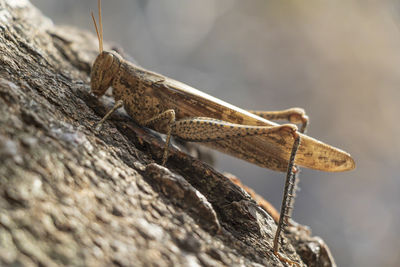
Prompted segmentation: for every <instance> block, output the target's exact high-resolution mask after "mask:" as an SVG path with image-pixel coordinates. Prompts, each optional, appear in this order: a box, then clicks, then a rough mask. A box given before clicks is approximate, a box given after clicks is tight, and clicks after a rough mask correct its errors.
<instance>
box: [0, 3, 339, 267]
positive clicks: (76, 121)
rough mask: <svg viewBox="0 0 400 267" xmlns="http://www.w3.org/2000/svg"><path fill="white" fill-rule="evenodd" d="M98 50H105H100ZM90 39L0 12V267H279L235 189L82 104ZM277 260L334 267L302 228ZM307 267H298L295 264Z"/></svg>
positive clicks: (34, 15) (119, 115)
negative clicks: (163, 164) (164, 161)
mask: <svg viewBox="0 0 400 267" xmlns="http://www.w3.org/2000/svg"><path fill="white" fill-rule="evenodd" d="M106 48H107V46H106ZM97 53H98V52H97V38H96V37H95V36H94V35H93V34H92V33H88V32H85V31H81V30H79V29H74V28H71V27H60V26H55V25H53V24H52V22H51V21H50V20H49V19H48V18H46V17H44V16H43V15H42V14H41V13H40V11H39V10H37V9H36V8H35V7H33V6H32V5H31V4H30V3H29V2H28V1H13V0H0V265H6V266H10V265H13V266H21V265H22V266H37V265H41V266H58V265H73V266H106V265H111V264H112V265H119V266H199V265H201V266H284V265H285V264H284V263H282V262H280V261H279V260H278V258H277V257H275V256H274V255H273V253H272V241H273V236H274V233H275V229H276V225H275V223H274V221H273V220H272V218H271V217H270V216H269V215H268V214H267V213H266V212H265V211H264V210H263V209H262V208H261V207H260V206H258V205H257V203H256V202H255V201H254V200H253V199H252V198H251V197H250V196H249V195H248V194H247V193H246V192H244V191H243V190H242V189H241V188H239V187H238V186H236V185H234V184H233V183H232V182H231V181H230V180H229V179H228V178H226V177H225V176H224V175H222V174H221V173H219V172H217V171H215V170H214V169H213V168H212V167H210V166H209V165H207V164H205V163H203V162H202V161H200V160H198V159H195V158H193V157H191V156H188V155H187V154H186V153H183V152H181V151H180V150H178V149H176V148H172V149H171V153H170V158H169V160H168V163H167V166H166V167H167V168H164V167H161V166H160V165H158V164H157V162H160V158H161V155H162V148H163V140H162V138H161V137H160V136H159V135H158V134H156V133H154V132H152V131H150V130H148V129H145V128H141V127H139V126H137V125H136V124H135V123H134V122H133V121H132V119H130V118H129V117H128V116H127V115H126V113H125V112H123V111H119V112H116V114H114V115H113V116H112V118H111V119H110V120H109V121H107V122H106V123H105V124H104V126H103V129H102V130H101V131H100V132H96V131H95V130H94V127H93V125H94V124H95V123H96V122H98V121H99V120H100V118H101V117H102V116H103V115H104V114H105V113H106V111H107V110H108V109H109V108H110V107H111V106H112V103H113V100H112V99H111V98H110V97H103V98H102V99H97V98H95V97H94V96H92V95H91V94H90V80H89V74H90V68H91V64H92V62H93V60H94V58H95V57H96V55H97ZM283 240H284V244H283V246H282V255H283V256H285V257H287V258H290V259H292V260H295V261H297V262H299V263H301V264H304V265H305V264H307V265H308V266H331V265H334V262H333V259H332V258H331V256H330V254H329V250H328V249H327V247H326V246H325V245H324V243H323V241H322V240H320V239H319V238H315V237H310V235H309V233H308V232H307V231H305V230H304V228H292V229H289V230H288V231H287V232H286V238H284V239H283ZM303 262H304V263H303Z"/></svg>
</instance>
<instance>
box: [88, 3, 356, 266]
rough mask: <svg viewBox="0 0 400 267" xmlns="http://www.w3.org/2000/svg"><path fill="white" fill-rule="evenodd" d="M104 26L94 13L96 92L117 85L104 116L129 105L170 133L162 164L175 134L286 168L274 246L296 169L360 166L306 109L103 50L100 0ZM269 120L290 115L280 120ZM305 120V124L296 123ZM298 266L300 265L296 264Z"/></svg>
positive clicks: (139, 118) (145, 121) (136, 115)
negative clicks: (251, 101) (257, 103)
mask: <svg viewBox="0 0 400 267" xmlns="http://www.w3.org/2000/svg"><path fill="white" fill-rule="evenodd" d="M98 13H99V14H98V16H99V27H97V23H96V19H95V17H94V15H93V13H92V18H93V22H94V24H95V28H96V33H97V38H98V42H99V55H98V56H97V58H96V59H95V61H94V63H93V67H92V71H91V92H92V93H93V94H94V95H96V96H97V97H101V96H102V95H104V94H105V92H106V91H107V89H108V88H109V87H112V88H113V91H112V94H113V97H114V99H115V105H114V107H113V108H112V109H111V110H110V111H109V112H108V113H107V114H106V115H105V116H104V117H103V119H101V121H99V123H98V124H97V127H96V129H97V130H99V129H100V127H101V125H102V124H103V123H104V121H105V120H106V119H107V118H108V117H109V116H110V115H111V114H112V113H113V112H114V111H115V110H117V109H119V108H121V107H124V108H125V110H126V112H127V113H128V115H130V116H131V117H132V118H133V120H134V121H135V122H136V123H137V124H139V125H140V126H144V127H148V128H151V129H153V130H156V131H158V132H160V133H163V134H166V142H165V148H164V153H163V158H162V164H163V165H165V164H166V162H167V159H168V148H169V143H170V138H171V136H175V137H177V138H180V139H182V140H185V141H192V142H199V143H201V144H203V145H206V146H208V147H211V148H213V149H217V150H219V151H221V152H224V153H227V154H229V155H232V156H234V157H237V158H240V159H243V160H246V161H248V162H251V163H254V164H256V165H259V166H261V167H264V168H268V169H272V170H275V171H281V172H286V182H285V189H284V196H283V200H282V207H281V213H280V214H281V215H280V218H279V222H278V226H277V231H276V234H275V238H274V246H273V252H274V254H275V255H277V256H278V257H279V259H281V260H284V261H286V262H288V263H292V264H297V263H295V262H292V261H290V260H288V259H285V258H283V257H281V256H280V255H279V253H278V250H279V236H280V232H281V230H282V228H283V227H284V226H285V225H287V223H288V220H289V219H290V215H291V209H292V206H293V201H294V199H293V197H294V194H295V179H296V173H297V168H296V166H297V165H299V166H303V167H306V168H311V169H316V170H322V171H329V172H340V171H347V170H351V169H353V168H354V167H355V163H354V160H353V159H352V158H351V156H350V155H349V154H348V153H346V152H344V151H342V150H340V149H338V148H335V147H332V146H329V145H327V144H324V143H322V142H320V141H318V140H316V139H313V138H311V137H309V136H307V135H305V134H303V133H302V132H304V131H305V128H306V126H307V123H308V117H307V116H306V115H305V112H304V110H303V109H301V108H291V109H287V110H283V111H248V110H244V109H240V108H238V107H235V106H233V105H231V104H229V103H226V102H224V101H222V100H220V99H217V98H215V97H212V96H210V95H208V94H206V93H203V92H201V91H199V90H197V89H195V88H193V87H190V86H188V85H186V84H184V83H181V82H179V81H176V80H173V79H170V78H167V77H165V76H163V75H161V74H157V73H154V72H151V71H148V70H146V69H144V68H142V67H139V66H137V65H135V64H133V63H131V62H128V61H125V60H124V59H123V58H122V57H121V56H120V55H119V54H118V53H116V52H114V51H104V50H103V26H102V21H101V1H100V0H98ZM270 120H287V121H288V122H290V123H288V124H282V125H279V124H277V123H274V122H272V121H270ZM299 123H302V127H301V129H300V130H298V128H297V126H296V125H295V124H299ZM297 265H298V264H297Z"/></svg>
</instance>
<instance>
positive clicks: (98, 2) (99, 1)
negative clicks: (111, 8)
mask: <svg viewBox="0 0 400 267" xmlns="http://www.w3.org/2000/svg"><path fill="white" fill-rule="evenodd" d="M97 5H98V9H99V27H100V31H99V28H97V23H96V19H95V18H94V15H93V11H91V12H90V13H91V15H92V19H93V23H94V27H95V28H96V34H97V39H98V40H99V52H100V53H101V52H103V23H102V22H101V0H97Z"/></svg>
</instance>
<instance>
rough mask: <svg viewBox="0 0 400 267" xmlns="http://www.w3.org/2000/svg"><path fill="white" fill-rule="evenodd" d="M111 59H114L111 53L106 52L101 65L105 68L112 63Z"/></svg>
mask: <svg viewBox="0 0 400 267" xmlns="http://www.w3.org/2000/svg"><path fill="white" fill-rule="evenodd" d="M113 61H114V57H113V55H111V54H106V55H105V58H104V63H103V64H104V65H103V67H104V68H105V69H108V68H110V67H111V65H112V63H113Z"/></svg>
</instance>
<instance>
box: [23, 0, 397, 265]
mask: <svg viewBox="0 0 400 267" xmlns="http://www.w3.org/2000/svg"><path fill="white" fill-rule="evenodd" d="M31 1H32V2H33V4H34V5H36V6H37V7H38V8H39V9H41V10H42V11H43V13H44V14H45V15H47V16H49V17H50V18H52V19H53V21H54V23H56V24H68V25H73V26H76V27H79V28H82V29H87V30H88V31H90V32H92V33H94V27H93V23H92V21H91V18H90V9H92V10H94V11H97V1H95V0H79V1H78V0H75V1H72V0H57V1H54V0H31ZM103 23H104V38H105V41H106V42H112V43H114V44H115V45H117V46H119V47H121V48H123V50H124V51H125V52H127V53H129V54H130V55H132V56H133V57H134V58H135V59H136V61H137V62H138V63H139V64H140V65H142V66H144V67H146V68H148V69H150V70H153V71H156V72H159V73H162V74H164V75H166V76H169V77H171V78H175V79H177V80H180V81H182V82H185V83H187V84H189V85H191V86H193V87H195V88H198V89H200V90H202V91H205V92H207V93H209V94H211V95H213V96H216V97H218V98H221V99H223V100H225V101H227V102H230V103H232V104H234V105H237V106H239V107H242V108H247V109H259V110H279V109H285V108H289V107H303V108H304V109H305V110H306V111H307V114H308V115H309V116H310V118H311V124H310V128H309V131H308V134H309V135H310V136H313V137H315V138H317V139H319V140H321V141H324V142H326V143H328V144H331V145H334V146H337V147H339V148H342V149H343V150H346V151H348V152H349V153H351V154H352V155H353V157H354V159H355V160H356V163H357V168H356V169H355V170H353V171H351V172H346V173H324V172H318V171H312V170H303V172H302V174H301V183H300V187H301V191H300V192H299V193H298V198H297V201H296V208H295V213H294V219H295V220H296V221H298V222H300V223H302V224H305V225H309V226H311V228H312V230H313V233H314V234H315V235H319V236H321V237H322V238H323V239H324V240H325V241H326V242H327V244H328V245H329V247H330V248H331V250H332V253H333V255H334V257H335V259H336V261H337V263H338V265H339V266H400V231H399V225H400V208H399V202H400V181H399V172H400V159H399V149H400V126H399V123H398V121H399V113H400V107H399V106H400V89H399V87H400V3H399V2H398V1H394V0H392V1H391V0H382V1H372V0H348V1H334V0H331V1H328V0H325V1H321V0H308V1H294V0H286V1H266V0H253V1H235V0H201V1H200V0H198V1H178V0H169V1H155V0H154V1H151V0H149V1H145V0H139V1H129V0H113V1H106V0H103ZM216 158H217V166H216V167H217V168H218V169H219V170H221V171H227V172H230V173H233V174H234V175H236V176H237V177H239V178H241V179H242V181H243V182H244V183H245V184H247V185H249V186H250V187H253V188H254V189H256V191H257V192H258V193H259V194H261V195H263V196H264V197H265V198H266V199H267V200H269V201H271V202H272V203H273V204H274V205H275V206H276V207H278V208H279V206H280V203H281V197H282V191H283V183H284V175H283V174H282V173H276V172H273V171H269V170H266V169H262V168H259V167H256V166H254V165H251V164H248V163H245V162H243V161H240V160H237V159H233V158H231V157H228V156H224V155H222V154H217V155H216Z"/></svg>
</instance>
